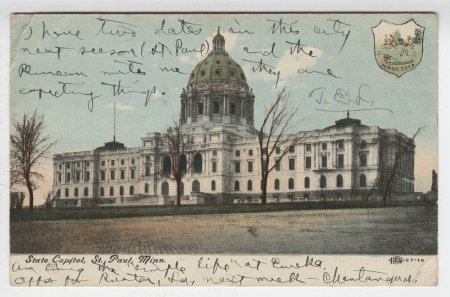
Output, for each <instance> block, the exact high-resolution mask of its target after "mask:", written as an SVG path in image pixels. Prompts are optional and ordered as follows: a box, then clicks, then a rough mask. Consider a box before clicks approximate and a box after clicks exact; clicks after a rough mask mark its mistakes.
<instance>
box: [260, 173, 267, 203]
mask: <svg viewBox="0 0 450 297" xmlns="http://www.w3.org/2000/svg"><path fill="white" fill-rule="evenodd" d="M266 202H267V179H264V178H263V179H261V204H266Z"/></svg>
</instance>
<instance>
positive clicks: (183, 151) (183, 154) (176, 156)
mask: <svg viewBox="0 0 450 297" xmlns="http://www.w3.org/2000/svg"><path fill="white" fill-rule="evenodd" d="M163 143H164V144H165V146H166V147H167V148H168V151H169V153H168V154H169V156H170V159H171V168H170V178H172V179H173V180H175V182H176V184H177V203H176V204H177V206H180V205H181V182H182V179H183V177H184V176H185V174H186V173H187V172H188V170H189V168H188V167H189V165H188V164H189V162H188V159H187V151H188V150H189V148H190V146H191V138H190V137H189V135H188V134H187V133H186V132H185V131H183V127H182V126H181V124H180V123H179V122H174V123H173V124H172V126H171V127H169V128H168V129H167V131H166V132H165V133H164V136H163ZM163 174H164V172H163Z"/></svg>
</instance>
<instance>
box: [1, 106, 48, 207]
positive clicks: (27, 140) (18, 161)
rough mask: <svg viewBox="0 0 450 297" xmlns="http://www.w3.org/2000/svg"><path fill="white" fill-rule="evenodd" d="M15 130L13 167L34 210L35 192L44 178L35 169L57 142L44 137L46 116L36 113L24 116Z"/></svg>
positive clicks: (17, 123) (15, 124) (11, 137)
mask: <svg viewBox="0 0 450 297" xmlns="http://www.w3.org/2000/svg"><path fill="white" fill-rule="evenodd" d="M14 129H15V131H14V133H13V134H12V135H11V136H10V142H11V156H10V160H11V164H12V165H14V166H17V167H16V168H15V169H14V170H17V171H16V173H17V175H18V176H19V178H18V180H20V181H21V182H22V184H24V185H25V186H26V187H27V190H28V195H29V199H30V210H33V203H34V196H33V191H34V190H35V189H37V188H38V187H39V186H38V184H37V182H38V180H41V179H42V178H43V176H42V174H40V173H39V172H37V171H35V169H36V167H37V165H39V161H40V160H41V159H42V158H45V157H47V156H48V153H49V151H50V149H51V148H52V147H53V146H54V145H55V143H56V141H54V142H53V141H51V138H50V136H48V135H44V116H43V115H41V116H38V115H37V113H36V111H34V113H33V114H32V115H31V116H29V115H27V114H24V115H23V118H22V121H18V122H15V123H14Z"/></svg>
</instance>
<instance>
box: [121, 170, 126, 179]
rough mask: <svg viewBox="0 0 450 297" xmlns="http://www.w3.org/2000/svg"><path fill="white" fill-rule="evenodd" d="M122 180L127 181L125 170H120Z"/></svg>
mask: <svg viewBox="0 0 450 297" xmlns="http://www.w3.org/2000/svg"><path fill="white" fill-rule="evenodd" d="M120 179H125V169H120Z"/></svg>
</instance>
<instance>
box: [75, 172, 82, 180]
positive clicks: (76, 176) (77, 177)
mask: <svg viewBox="0 0 450 297" xmlns="http://www.w3.org/2000/svg"><path fill="white" fill-rule="evenodd" d="M80 175H81V173H80V172H79V171H77V172H76V173H75V181H76V182H79V181H80Z"/></svg>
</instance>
